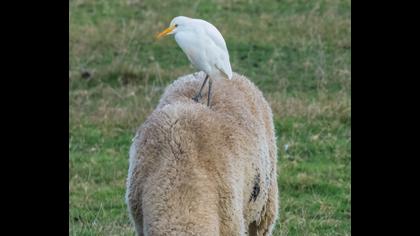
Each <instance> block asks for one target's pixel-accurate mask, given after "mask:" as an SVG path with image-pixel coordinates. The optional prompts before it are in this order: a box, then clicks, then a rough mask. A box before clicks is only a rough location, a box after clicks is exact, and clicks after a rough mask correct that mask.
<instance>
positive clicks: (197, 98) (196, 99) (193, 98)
mask: <svg viewBox="0 0 420 236" xmlns="http://www.w3.org/2000/svg"><path fill="white" fill-rule="evenodd" d="M200 98H201V94H197V95H195V96H194V97H192V100H194V101H195V102H198V100H199V99H200Z"/></svg>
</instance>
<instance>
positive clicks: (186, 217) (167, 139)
mask: <svg viewBox="0 0 420 236" xmlns="http://www.w3.org/2000/svg"><path fill="white" fill-rule="evenodd" d="M204 77H205V74H204V73H202V72H200V73H197V74H194V75H192V74H191V75H187V76H184V77H181V78H179V79H178V80H176V81H174V82H173V83H172V84H171V85H170V86H169V87H168V88H167V89H166V91H165V93H164V95H163V96H162V98H161V100H160V103H159V105H158V106H157V108H156V109H155V111H154V112H153V113H152V114H151V115H150V116H149V117H148V118H147V120H146V121H145V122H144V124H143V125H142V126H141V127H140V129H139V130H138V132H137V134H136V137H135V138H134V139H133V144H132V146H131V149H130V166H129V171H128V179H127V193H126V202H127V205H128V209H129V213H130V217H131V220H132V221H133V223H134V225H135V227H136V231H137V234H138V235H151V236H154V235H203V236H204V235H209V236H210V235H223V236H225V235H226V236H228V235H229V236H232V235H248V234H249V235H258V236H260V235H271V231H272V229H273V226H274V224H275V221H276V218H277V212H278V189H277V175H276V172H277V171H276V163H277V158H276V157H277V148H276V140H275V133H274V126H273V120H272V113H271V109H270V107H269V105H268V103H267V102H266V100H265V99H264V97H263V95H262V93H261V92H260V91H259V90H258V89H257V88H256V87H255V86H254V84H253V83H252V82H250V81H249V80H248V79H247V78H245V77H244V76H240V75H238V74H236V73H234V75H233V78H232V80H217V81H215V83H214V84H213V91H212V92H213V96H212V105H211V107H210V108H209V107H207V105H206V102H207V101H206V98H207V95H206V94H203V98H202V99H201V103H196V102H195V101H193V100H192V99H191V98H192V97H193V96H194V95H195V93H196V91H197V88H199V86H200V85H201V83H202V82H203V79H204Z"/></svg>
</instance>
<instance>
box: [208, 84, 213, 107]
mask: <svg viewBox="0 0 420 236" xmlns="http://www.w3.org/2000/svg"><path fill="white" fill-rule="evenodd" d="M211 84H212V82H211V80H209V93H208V97H207V106H208V107H210V98H211Z"/></svg>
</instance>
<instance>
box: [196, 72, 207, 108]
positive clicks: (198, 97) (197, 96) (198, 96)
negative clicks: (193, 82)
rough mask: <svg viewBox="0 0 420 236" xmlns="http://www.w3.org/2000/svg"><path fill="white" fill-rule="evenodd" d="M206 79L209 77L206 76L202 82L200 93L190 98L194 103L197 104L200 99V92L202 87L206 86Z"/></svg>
mask: <svg viewBox="0 0 420 236" xmlns="http://www.w3.org/2000/svg"><path fill="white" fill-rule="evenodd" d="M208 78H209V76H208V75H206V78H205V79H204V82H203V84H202V85H201V88H200V91H199V92H198V93H197V94H196V95H195V96H194V97H193V98H192V99H193V100H194V101H196V102H198V99H200V98H201V91H203V88H204V85H206V82H207V79H208Z"/></svg>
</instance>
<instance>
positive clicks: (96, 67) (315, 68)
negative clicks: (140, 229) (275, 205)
mask: <svg viewBox="0 0 420 236" xmlns="http://www.w3.org/2000/svg"><path fill="white" fill-rule="evenodd" d="M69 5H70V19H69V21H70V38H69V45H70V51H69V53H70V58H69V59H70V70H69V84H70V91H69V97H70V104H69V105H70V130H69V132H70V134H69V137H70V143H69V153H70V160H69V168H70V176H69V179H70V182H69V188H70V196H69V200H70V203H69V204H70V209H69V211H70V217H69V224H70V227H69V230H70V235H133V234H134V229H133V227H132V226H131V225H130V223H129V219H128V215H127V210H126V206H125V204H124V192H125V178H126V175H127V169H128V149H129V145H130V144H131V138H132V137H133V135H134V132H135V130H136V128H137V127H138V126H139V125H140V124H141V123H142V122H143V121H144V120H145V118H146V117H147V116H148V114H150V112H151V111H152V110H153V109H154V107H155V106H156V105H157V102H158V100H159V97H160V95H161V94H162V92H163V91H164V88H165V87H166V86H167V85H168V84H170V83H171V81H173V80H174V79H176V78H177V77H178V76H181V75H184V74H188V73H192V72H194V69H193V68H192V67H191V66H190V65H189V62H188V60H187V58H186V56H185V55H184V54H183V53H182V51H181V50H180V49H179V48H178V46H177V45H176V43H175V41H174V40H173V39H172V38H166V39H165V40H161V41H159V42H155V41H154V39H153V36H154V35H155V33H157V32H158V31H160V30H162V29H164V28H165V27H166V26H167V25H168V24H169V22H170V20H171V19H172V17H174V16H177V15H186V16H191V17H197V18H203V19H206V20H208V21H210V22H212V23H213V24H214V25H216V26H217V27H218V28H219V30H220V31H221V33H222V34H223V36H224V38H225V40H226V43H227V46H228V49H229V52H230V56H231V63H232V68H233V70H234V71H235V72H238V73H240V74H244V75H246V76H247V77H248V78H250V79H251V80H252V81H253V82H254V83H255V84H256V85H257V86H258V87H259V88H260V89H261V90H262V91H263V93H264V95H265V97H266V98H267V100H268V101H269V103H270V105H271V107H272V109H273V112H274V120H275V127H276V132H277V136H278V147H279V153H278V154H279V159H278V166H279V168H278V181H279V188H280V199H281V209H280V219H279V222H278V224H277V226H276V229H275V232H274V235H276V236H278V235H350V234H351V226H350V221H351V209H350V208H351V198H350V193H351V183H350V179H351V175H350V170H351V152H350V149H351V115H350V114H351V87H350V85H351V37H350V35H351V30H350V28H351V10H350V8H351V3H350V0H344V1H339V0H317V1H315V0H306V1H304V0H283V1H280V0H278V1H267V0H260V1H256V0H249V1H244V0H235V1H227V0H226V1H224V0H212V1H210V0H208V1H200V0H198V1H181V0H176V1H155V0H96V1H94V0H70V1H69ZM286 147H287V148H286Z"/></svg>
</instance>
